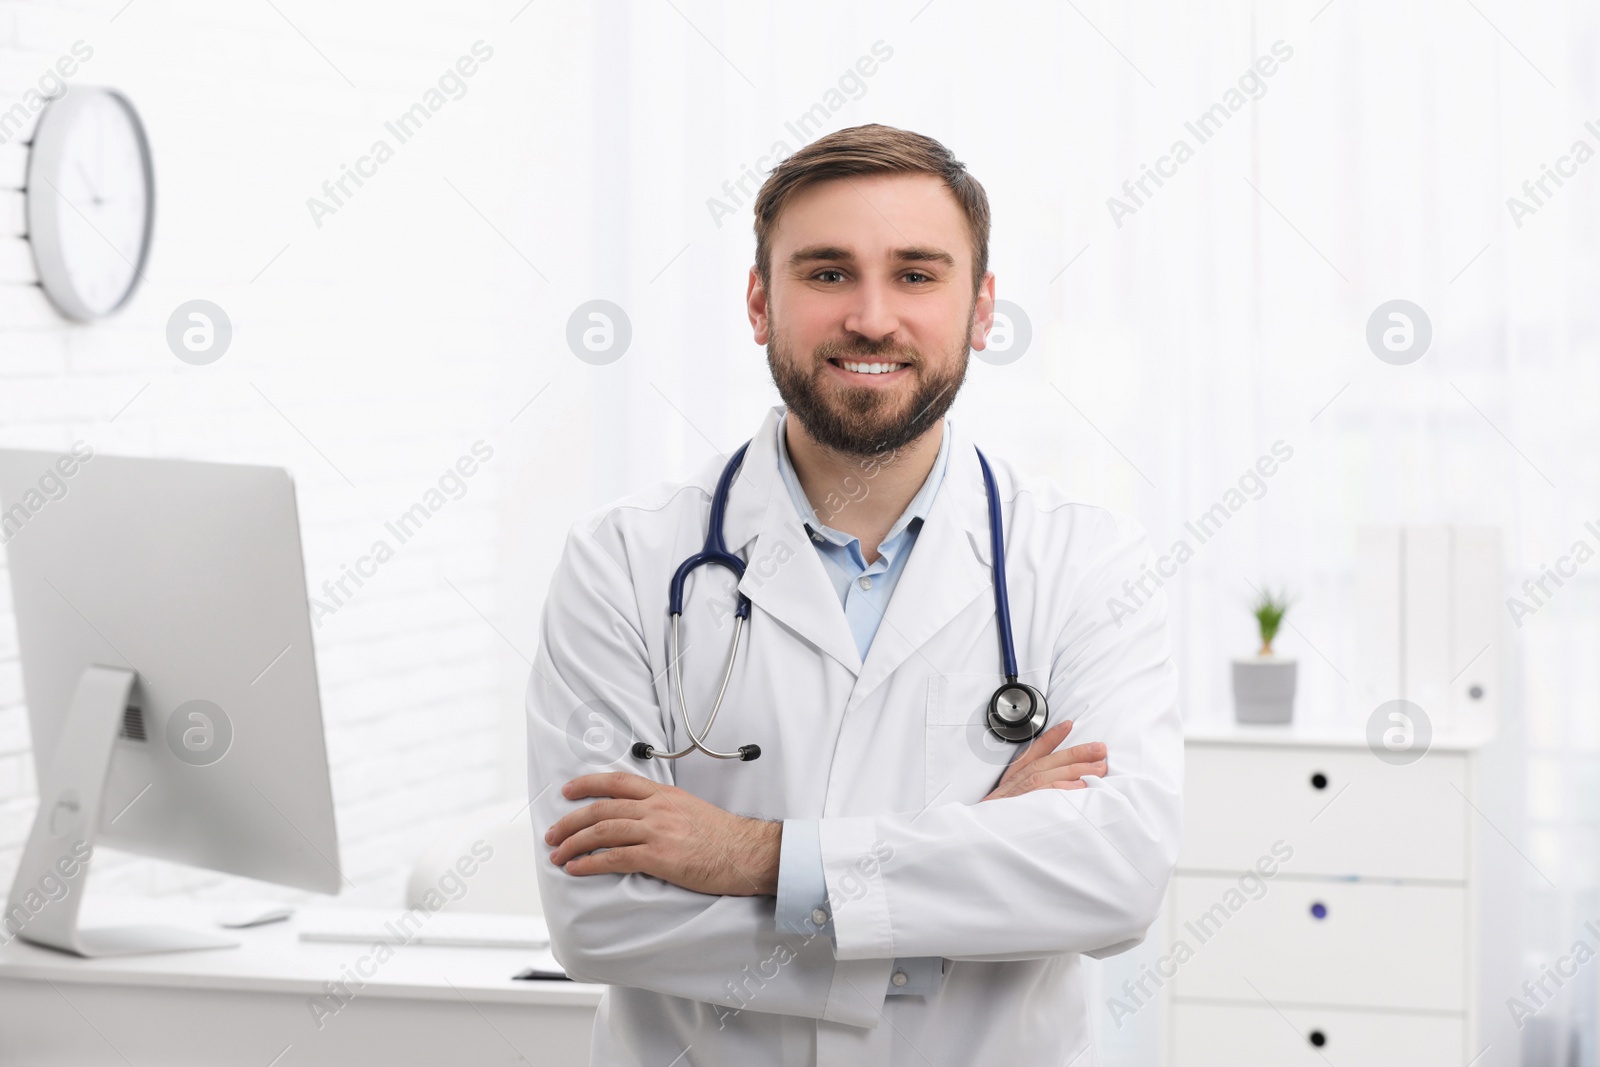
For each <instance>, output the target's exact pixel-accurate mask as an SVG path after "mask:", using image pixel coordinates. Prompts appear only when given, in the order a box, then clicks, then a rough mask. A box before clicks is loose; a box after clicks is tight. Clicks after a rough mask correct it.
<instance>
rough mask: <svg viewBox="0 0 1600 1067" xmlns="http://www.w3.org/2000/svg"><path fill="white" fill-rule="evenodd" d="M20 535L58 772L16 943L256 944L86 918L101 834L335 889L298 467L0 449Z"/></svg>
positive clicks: (29, 674)
mask: <svg viewBox="0 0 1600 1067" xmlns="http://www.w3.org/2000/svg"><path fill="white" fill-rule="evenodd" d="M0 542H3V543H4V545H5V550H6V557H7V559H8V561H9V564H10V576H11V596H12V601H13V604H14V607H15V611H16V621H17V639H18V644H19V647H20V650H21V663H22V677H23V686H24V692H25V696H26V699H27V704H28V721H29V724H30V726H31V727H32V730H33V759H34V767H35V768H36V770H37V771H38V782H39V810H38V814H37V817H36V818H35V821H34V825H33V829H32V832H31V833H30V835H29V837H28V840H27V843H26V844H25V845H24V848H23V854H22V861H21V865H20V867H19V868H18V871H17V876H16V879H15V881H14V882H13V884H12V887H11V891H10V894H9V896H8V898H7V902H6V911H5V914H4V916H0V940H10V938H11V937H12V936H19V937H22V938H23V939H25V940H28V941H31V942H34V943H37V944H42V945H49V946H51V947H53V948H58V949H62V950H64V951H68V952H74V953H77V954H79V955H83V956H103V955H124V954H134V953H143V952H160V951H173V950H178V949H193V948H208V947H223V946H228V945H232V944H235V943H236V942H234V941H232V940H229V939H227V938H224V937H219V936H217V934H216V933H213V932H209V931H200V930H182V929H179V928H177V927H115V928H111V927H106V928H100V929H88V928H80V927H79V925H78V906H79V904H80V902H81V898H82V896H83V888H84V879H85V876H86V874H87V869H88V865H89V862H90V856H91V854H92V852H93V848H94V846H95V845H96V844H104V845H108V846H111V847H114V848H118V849H123V850H125V851H128V852H135V853H139V854H141V855H145V856H154V857H157V858H160V859H165V860H172V861H175V862H178V863H185V864H190V865H193V866H197V867H205V868H209V869H212V870H216V871H225V872H228V873H230V874H239V875H244V876H247V877H250V878H258V879H261V880H263V881H268V882H276V883H279V884H281V885H287V886H295V887H299V888H303V889H311V890H319V891H322V892H327V893H337V892H338V890H339V885H340V883H341V881H342V880H343V877H342V875H341V873H340V868H339V846H338V838H337V834H336V831H335V828H334V817H333V796H332V791H331V789H330V787H329V783H328V758H327V750H326V746H325V743H324V739H323V730H322V709H321V704H320V702H319V700H318V696H317V671H316V659H315V655H314V652H313V648H312V642H311V618H310V612H309V609H308V605H307V600H306V586H305V566H304V563H303V561H302V558H301V552H300V530H299V523H298V520H297V517H296V511H295V495H294V483H293V481H292V480H291V479H290V477H289V474H288V472H287V471H284V470H282V469H279V468H276V467H256V466H242V465H235V464H225V463H200V462H193V461H189V460H175V459H140V458H131V457H122V456H106V455H100V454H98V453H96V452H95V451H94V450H93V449H92V448H90V447H89V446H88V445H86V444H83V443H82V442H79V443H77V444H75V445H73V446H72V448H71V449H70V450H67V451H65V452H61V453H55V452H40V451H18V450H0Z"/></svg>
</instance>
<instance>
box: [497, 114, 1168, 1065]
mask: <svg viewBox="0 0 1600 1067" xmlns="http://www.w3.org/2000/svg"><path fill="white" fill-rule="evenodd" d="M755 212H756V235H757V242H756V265H755V267H753V268H752V270H751V273H750V282H749V289H748V294H747V303H748V310H749V314H750V320H751V323H752V325H753V327H754V333H755V340H756V342H757V343H758V344H765V345H766V346H767V351H768V363H769V366H770V368H771V370H772V374H773V378H774V380H775V382H776V384H777V386H778V391H779V394H780V396H781V397H782V398H783V400H784V406H783V407H779V408H775V409H773V410H772V411H771V412H769V413H768V414H767V416H766V418H765V420H764V421H762V422H761V424H760V426H759V428H758V429H756V432H755V435H754V437H753V438H752V440H751V442H750V445H749V449H748V452H747V454H746V455H745V457H744V460H743V463H742V465H741V466H740V468H739V471H738V474H737V476H736V477H735V478H734V480H733V482H732V484H731V488H730V491H729V495H728V505H727V514H726V516H725V521H724V524H723V528H724V538H725V541H726V545H727V548H728V550H729V551H730V552H732V553H734V554H735V555H737V556H739V557H740V558H741V559H743V560H744V561H745V562H746V565H747V566H746V570H745V573H744V576H743V578H742V579H741V580H739V581H738V583H737V588H735V583H734V579H733V577H732V575H731V573H730V572H729V571H727V570H724V569H719V568H716V567H704V568H701V569H699V570H697V571H695V572H694V574H693V576H692V577H691V579H690V580H689V582H688V585H687V591H686V594H685V598H684V606H683V616H682V622H681V625H682V629H681V638H680V639H681V646H682V654H681V657H680V660H681V664H680V665H681V668H682V671H681V673H682V685H683V699H684V704H685V705H686V706H687V709H688V713H689V715H690V716H691V717H693V719H694V723H695V729H696V730H697V731H704V729H705V720H706V716H707V715H708V713H709V712H710V710H711V708H712V706H713V704H714V702H715V700H716V697H717V693H718V690H719V688H720V687H721V686H722V683H723V677H724V672H725V670H726V662H727V659H726V658H727V655H728V648H729V645H730V642H731V640H732V635H733V632H734V628H735V620H734V609H735V605H736V603H737V598H738V596H739V594H741V593H742V594H744V595H745V596H747V597H748V598H749V600H750V602H751V609H750V613H749V620H748V624H747V625H745V626H744V627H743V633H742V638H741V646H740V649H739V653H738V657H737V659H736V660H735V661H734V664H733V667H732V671H731V674H729V675H728V678H727V687H726V696H725V699H724V702H723V704H722V705H721V710H720V712H719V713H718V715H717V717H716V720H715V724H714V726H712V727H711V729H710V730H709V732H708V733H705V735H704V741H705V743H706V745H707V746H708V747H710V748H713V749H717V750H721V751H732V750H735V749H738V748H739V747H740V746H743V745H756V746H759V749H760V756H759V758H757V759H755V760H753V761H741V760H737V759H713V758H710V757H708V756H707V755H706V754H704V753H702V752H693V753H691V754H690V755H688V756H686V757H684V758H680V759H666V758H646V759H641V758H639V756H638V755H637V754H635V752H634V751H633V746H634V745H635V743H636V742H643V743H645V744H648V745H650V746H653V747H654V750H655V751H656V752H657V753H667V752H674V751H677V750H679V749H681V748H683V747H685V746H688V745H689V739H688V737H687V735H686V734H685V732H684V729H683V726H682V722H681V720H680V718H679V717H678V710H677V708H678V705H677V701H678V697H679V694H678V692H677V689H676V685H675V684H674V682H673V673H674V672H673V671H672V670H671V669H670V666H671V658H672V654H671V651H670V649H671V632H670V626H669V615H668V584H669V580H670V579H671V577H672V574H673V572H674V571H675V570H676V569H677V567H678V565H679V564H680V563H681V562H682V561H683V560H684V559H686V558H688V557H689V556H691V555H693V554H695V553H697V552H699V551H700V550H701V549H702V546H703V543H704V542H705V540H706V535H707V522H708V518H709V514H708V513H709V507H710V500H711V497H712V492H713V489H714V487H715V485H716V482H717V479H718V476H719V475H720V474H721V473H722V471H723V468H724V465H725V463H726V462H727V459H726V457H721V456H719V457H715V458H713V459H712V460H710V461H708V462H707V463H706V464H705V465H704V466H703V467H702V468H701V469H700V470H699V471H698V473H696V475H695V476H694V477H693V478H691V479H690V480H689V481H687V482H685V483H682V484H678V485H664V486H660V487H658V488H655V489H652V490H650V491H648V492H644V493H641V494H639V495H637V496H635V497H632V498H629V499H626V500H623V501H621V502H619V503H617V504H614V505H612V506H609V507H606V508H604V509H602V510H600V511H599V512H597V513H595V514H593V515H591V516H589V517H588V518H586V519H584V520H583V521H582V522H580V523H578V524H577V525H576V526H575V527H574V528H573V529H572V531H571V533H570V535H569V537H568V539H567V543H566V547H565V550H564V554H563V556H562V559H561V562H560V565H559V567H558V569H557V571H556V575H555V577H554V580H553V581H552V583H551V588H550V593H549V597H548V599H547V601H546V604H545V609H544V617H543V622H542V628H541V641H540V647H539V650H538V653H537V658H536V660H535V664H534V670H533V673H532V676H531V679H530V683H529V689H528V723H529V776H530V788H531V792H532V795H533V800H532V805H531V811H532V818H533V821H534V826H535V830H536V832H537V833H538V834H539V835H540V836H541V837H542V839H543V840H544V841H545V842H546V844H547V846H548V848H547V851H548V853H549V862H547V863H542V864H541V869H540V872H539V891H540V893H541V895H542V898H543V902H544V909H545V914H546V916H547V918H548V920H549V923H550V930H551V937H552V940H553V948H554V951H555V955H556V958H557V959H558V960H560V962H561V963H562V965H563V966H564V967H565V968H566V969H567V972H568V973H569V974H570V975H571V976H572V977H573V978H576V979H579V980H583V981H594V982H604V983H609V985H610V989H609V990H608V991H607V993H606V995H605V997H604V998H603V1000H602V1002H601V1005H600V1009H599V1013H598V1016H597V1019H596V1023H595V1030H594V1053H593V1057H594V1058H593V1062H594V1063H595V1064H603V1065H607V1067H612V1065H615V1067H622V1065H627V1067H634V1065H639V1067H644V1065H649V1067H667V1065H668V1064H696V1065H701V1067H751V1065H758V1064H759V1065H765V1064H779V1065H785V1067H800V1065H807V1064H824V1065H829V1067H833V1065H840V1067H842V1065H861V1067H867V1065H873V1067H882V1065H896V1067H897V1065H912V1064H919V1065H922V1064H941V1065H942V1064H960V1065H977V1064H1003V1065H1005V1067H1045V1065H1047V1064H1049V1065H1062V1067H1065V1065H1074V1064H1075V1065H1078V1067H1088V1065H1090V1064H1093V1063H1094V1062H1095V1055H1094V1051H1093V1045H1092V1037H1091V1029H1090V1020H1089V1015H1088V1005H1087V1004H1086V999H1085V991H1084V984H1083V971H1082V957H1083V956H1085V955H1087V956H1093V957H1102V956H1106V955H1110V954H1113V953H1116V952H1119V951H1122V950H1124V949H1127V948H1129V947H1131V946H1132V945H1134V944H1137V943H1138V942H1139V941H1140V940H1141V939H1142V938H1143V937H1144V936H1145V933H1146V931H1147V929H1148V928H1149V926H1150V925H1151V923H1152V922H1153V921H1154V920H1155V918H1156V915H1157V912H1158V910H1159V907H1160V901H1161V898H1162V894H1163V892H1164V889H1165V887H1166V884H1167V880H1168V878H1169V876H1170V874H1171V871H1172V868H1173V865H1174V864H1175V862H1176V859H1177V853H1178V838H1179V820H1180V806H1179V798H1180V792H1181V782H1182V731H1181V727H1180V722H1179V717H1178V713H1177V707H1176V698H1177V685H1176V678H1175V674H1174V669H1173V666H1172V663H1171V660H1170V655H1169V643H1168V636H1167V621H1166V607H1165V601H1164V600H1163V599H1162V597H1161V596H1160V593H1159V590H1156V591H1155V595H1154V596H1151V597H1149V598H1148V599H1147V600H1145V602H1144V603H1143V606H1142V607H1141V608H1140V609H1139V610H1138V611H1136V612H1134V613H1133V614H1131V615H1129V614H1128V613H1127V612H1126V611H1125V610H1119V611H1118V612H1116V613H1113V612H1112V611H1111V610H1110V608H1109V605H1108V602H1109V601H1110V600H1111V598H1113V597H1122V596H1124V595H1125V589H1124V583H1127V582H1130V581H1132V582H1135V583H1137V582H1138V581H1139V579H1140V577H1141V574H1142V571H1143V567H1144V565H1145V563H1146V562H1147V561H1148V560H1149V559H1150V554H1149V550H1148V546H1147V541H1146V538H1145V535H1144V533H1143V531H1142V530H1141V529H1140V528H1139V526H1138V525H1137V524H1136V523H1134V522H1132V521H1130V520H1129V519H1127V518H1125V517H1122V516H1119V515H1117V514H1115V513H1113V512H1111V511H1108V510H1105V509H1104V508H1100V507H1096V506H1093V505H1091V504H1087V503H1080V502H1078V501H1077V500H1075V499H1074V498H1073V497H1072V496H1071V495H1069V494H1067V493H1064V492H1062V491H1061V490H1060V489H1058V488H1056V487H1055V486H1053V485H1051V484H1048V483H1044V482H1040V481H1036V480H1034V479H1029V478H1025V477H1022V476H1020V475H1019V474H1018V472H1017V471H1016V470H1015V469H1014V468H1013V467H1012V466H1011V465H1010V464H1008V463H1006V462H1005V461H1004V460H1003V459H1001V458H999V457H995V456H990V457H989V462H990V464H991V466H992V468H993V471H994V475H995V479H996V483H997V487H998V497H999V501H1000V512H1001V517H1002V529H1003V536H1004V564H1005V567H1006V579H1007V582H1006V584H1007V587H1008V592H1009V600H1010V616H1011V622H1012V630H1013V633H1014V640H1015V647H1016V659H1017V663H1018V667H1019V674H1020V680H1021V681H1022V682H1024V683H1027V684H1030V685H1032V686H1034V687H1035V688H1037V689H1038V690H1040V691H1042V692H1043V694H1044V695H1045V697H1046V698H1047V700H1048V705H1049V710H1050V718H1049V725H1048V728H1046V729H1045V730H1044V732H1043V733H1040V734H1039V735H1038V736H1037V737H1035V738H1034V739H1033V740H1032V741H1031V742H1025V743H1018V744H1013V743H1008V742H1006V741H1002V740H998V739H996V738H995V737H994V736H993V735H992V734H991V732H990V731H989V730H988V728H987V726H986V717H985V716H986V711H987V708H988V705H989V701H990V698H991V696H992V695H993V694H994V693H995V691H996V689H997V688H998V687H999V686H1000V684H1001V681H1002V678H1001V666H1000V664H1001V657H1000V645H999V627H998V625H997V611H996V602H995V597H994V570H993V563H994V560H993V558H992V556H993V553H992V550H991V544H990V523H989V517H988V507H987V497H986V492H985V485H984V480H983V476H982V471H981V468H980V465H979V458H978V452H977V451H976V449H975V443H974V441H973V439H972V437H970V436H969V435H968V433H967V432H966V428H965V427H958V426H957V425H956V424H955V423H954V421H953V420H950V419H948V418H946V417H945V413H946V411H947V409H948V408H949V406H950V402H951V401H952V400H953V399H954V397H955V394H956V391H957V389H958V388H959V386H960V384H961V381H962V379H963V377H964V375H965V372H966V365H967V359H968V355H969V350H970V348H979V349H982V348H983V347H984V345H985V344H986V338H987V334H988V331H989V327H990V324H991V322H992V319H993V314H994V276H993V274H992V273H990V272H989V271H988V270H987V259H988V235H989V209H988V203H987V200H986V198H985V195H984V192H983V189H982V187H981V186H979V185H978V183H977V182H976V181H975V180H974V179H973V178H972V177H971V175H969V174H968V173H967V172H966V171H965V169H964V168H963V167H962V165H961V164H960V163H958V162H957V161H956V160H955V159H954V158H953V157H952V156H951V155H950V153H949V152H948V151H947V150H946V149H945V148H944V147H943V146H942V145H940V144H939V143H938V142H937V141H933V140H931V139H930V138H926V137H923V136H921V135H918V134H914V133H910V132H907V131H902V130H896V129H892V128H889V127H884V126H876V125H874V126H863V127H856V128H853V129H849V130H843V131H840V132H839V133H836V134H831V135H829V136H827V137H824V138H822V139H820V140H818V141H816V142H813V143H812V144H811V145H809V146H807V147H805V148H804V149H802V150H801V151H799V152H797V153H795V154H794V155H792V156H790V157H788V158H787V159H785V160H784V161H783V163H781V164H780V165H779V166H778V167H777V168H776V169H775V170H774V171H773V173H772V174H771V176H769V178H768V179H767V181H766V183H765V184H764V185H763V187H762V190H761V195H760V198H759V199H758V201H757V203H756V207H755ZM1147 591H1148V590H1147ZM1069 735H1070V736H1069Z"/></svg>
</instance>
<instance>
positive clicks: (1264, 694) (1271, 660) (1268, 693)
mask: <svg viewBox="0 0 1600 1067" xmlns="http://www.w3.org/2000/svg"><path fill="white" fill-rule="evenodd" d="M1288 611H1289V598H1288V597H1287V596H1285V595H1284V594H1283V593H1273V592H1272V591H1271V590H1270V589H1268V590H1267V591H1265V592H1261V593H1258V594H1257V596H1256V600H1255V605H1254V607H1253V609H1252V613H1253V614H1254V615H1255V617H1256V626H1257V627H1258V628H1259V629H1260V631H1261V650H1260V651H1259V652H1257V653H1256V654H1255V655H1254V656H1249V657H1241V658H1239V659H1235V660H1234V661H1233V714H1234V718H1235V719H1237V720H1238V721H1239V722H1249V723H1264V722H1280V723H1281V722H1288V721H1290V720H1291V719H1292V718H1293V717H1294V689H1295V661H1294V660H1293V659H1292V658H1289V657H1284V656H1279V655H1277V654H1276V653H1275V652H1273V651H1272V639H1273V638H1274V637H1277V636H1278V628H1279V627H1280V626H1282V625H1283V617H1284V615H1285V614H1287V613H1288Z"/></svg>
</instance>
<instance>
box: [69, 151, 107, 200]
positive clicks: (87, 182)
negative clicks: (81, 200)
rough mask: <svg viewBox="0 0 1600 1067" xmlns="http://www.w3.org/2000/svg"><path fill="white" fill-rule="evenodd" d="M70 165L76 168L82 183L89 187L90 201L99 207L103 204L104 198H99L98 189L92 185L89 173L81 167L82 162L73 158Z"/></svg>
mask: <svg viewBox="0 0 1600 1067" xmlns="http://www.w3.org/2000/svg"><path fill="white" fill-rule="evenodd" d="M72 165H73V166H74V167H76V168H77V171H78V174H79V175H80V176H82V178H83V184H84V185H85V186H87V187H88V189H89V200H90V202H92V203H93V204H94V206H95V207H99V206H100V205H102V204H104V203H105V200H104V199H102V198H101V196H100V192H99V190H97V189H96V188H95V187H94V181H93V179H91V178H90V177H89V173H88V172H87V171H86V170H84V169H83V163H82V162H81V161H80V160H73V161H72Z"/></svg>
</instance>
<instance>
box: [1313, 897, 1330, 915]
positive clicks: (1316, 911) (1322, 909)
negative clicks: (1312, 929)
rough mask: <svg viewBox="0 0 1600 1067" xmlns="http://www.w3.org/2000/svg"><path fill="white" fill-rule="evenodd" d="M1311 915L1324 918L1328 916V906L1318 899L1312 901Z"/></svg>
mask: <svg viewBox="0 0 1600 1067" xmlns="http://www.w3.org/2000/svg"><path fill="white" fill-rule="evenodd" d="M1311 917H1312V918H1313V919H1326V918H1327V917H1328V906H1327V905H1326V904H1324V903H1323V902H1322V901H1320V900H1315V901H1312V903H1311Z"/></svg>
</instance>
